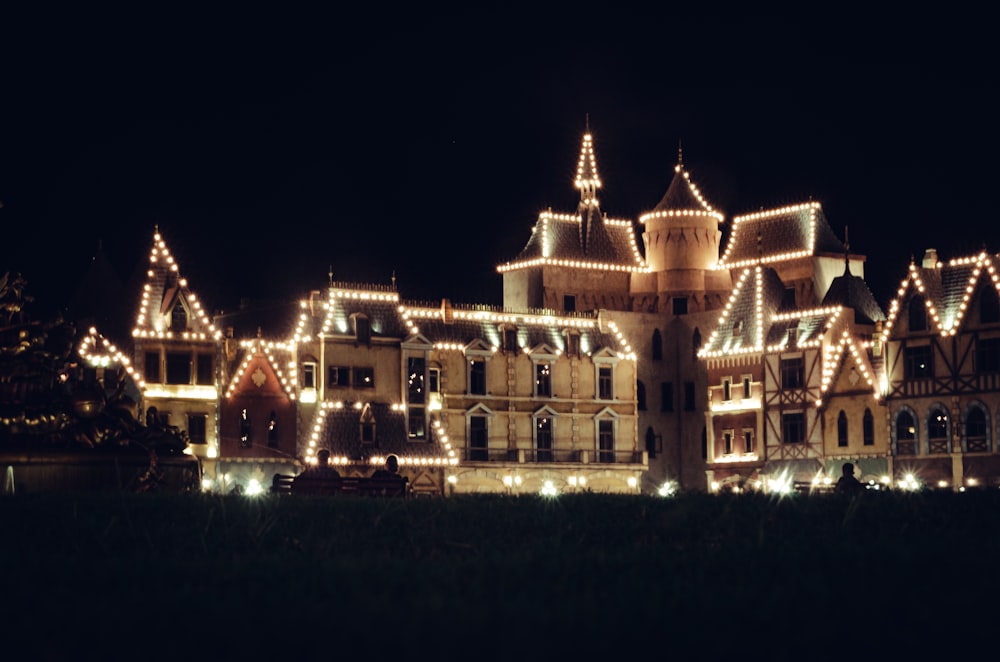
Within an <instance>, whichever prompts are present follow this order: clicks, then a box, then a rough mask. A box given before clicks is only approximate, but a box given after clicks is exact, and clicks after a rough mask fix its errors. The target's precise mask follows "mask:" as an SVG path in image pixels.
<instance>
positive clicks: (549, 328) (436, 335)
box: [402, 305, 634, 358]
mask: <svg viewBox="0 0 1000 662" xmlns="http://www.w3.org/2000/svg"><path fill="white" fill-rule="evenodd" d="M402 314H403V318H404V319H405V321H406V323H407V325H408V326H409V328H410V332H411V333H413V334H417V333H419V334H421V335H422V336H424V337H426V338H428V339H429V340H431V341H432V342H433V343H434V344H435V346H437V347H440V348H446V349H448V348H450V349H456V350H461V349H463V348H465V347H466V346H467V345H468V344H469V343H470V342H473V341H475V340H477V339H484V340H485V341H486V342H487V343H488V344H490V345H491V346H492V347H493V348H494V350H495V349H497V348H499V347H502V346H503V327H504V326H513V327H515V328H516V329H517V343H518V347H519V348H520V349H521V350H522V351H530V350H534V349H536V348H539V347H551V348H554V350H556V351H559V352H564V351H566V331H567V330H573V331H576V332H577V333H579V334H580V349H581V351H582V352H584V353H590V352H593V351H596V350H599V349H601V348H608V349H610V350H611V351H614V352H616V353H617V354H618V355H619V356H621V357H633V358H634V353H633V351H632V347H631V345H630V344H629V343H628V341H627V340H626V339H625V338H623V337H622V336H621V334H620V333H618V332H617V326H616V325H615V324H614V323H613V322H608V323H607V328H606V329H604V330H602V329H601V325H600V323H599V319H598V317H597V315H595V314H593V313H576V314H574V313H564V314H562V315H559V316H556V315H553V314H551V313H543V312H538V313H534V312H516V313H515V312H507V311H503V310H501V309H499V308H490V307H484V306H469V307H467V308H461V307H452V308H451V309H449V310H442V308H430V307H421V306H416V305H404V306H403V311H402Z"/></svg>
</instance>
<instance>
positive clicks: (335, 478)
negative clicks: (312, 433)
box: [291, 448, 340, 494]
mask: <svg viewBox="0 0 1000 662" xmlns="http://www.w3.org/2000/svg"><path fill="white" fill-rule="evenodd" d="M339 489H340V472H338V471H337V470H336V469H334V468H333V467H331V466H330V451H328V450H326V449H325V448H324V449H323V450H321V451H320V452H319V453H318V454H317V455H316V466H315V467H309V468H308V469H306V470H305V471H303V472H302V473H300V474H299V475H298V476H296V477H295V480H293V481H292V490H291V491H292V494H296V493H298V494H336V493H337V491H338V490H339Z"/></svg>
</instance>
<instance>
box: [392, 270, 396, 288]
mask: <svg viewBox="0 0 1000 662" xmlns="http://www.w3.org/2000/svg"><path fill="white" fill-rule="evenodd" d="M392 289H396V270H395V269H393V270H392Z"/></svg>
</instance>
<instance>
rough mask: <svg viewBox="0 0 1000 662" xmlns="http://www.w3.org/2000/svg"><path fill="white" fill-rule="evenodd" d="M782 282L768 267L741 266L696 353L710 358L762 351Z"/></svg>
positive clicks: (776, 308)
mask: <svg viewBox="0 0 1000 662" xmlns="http://www.w3.org/2000/svg"><path fill="white" fill-rule="evenodd" d="M784 295H785V285H784V283H782V282H781V279H780V278H779V277H778V274H777V273H776V272H775V271H774V269H771V268H770V267H762V266H754V267H749V268H747V269H744V270H743V272H742V273H741V274H740V276H739V278H738V279H737V281H736V285H735V287H734V288H733V291H732V293H731V294H730V296H729V301H728V303H727V304H726V307H725V308H724V309H723V312H722V315H721V316H720V317H719V319H718V321H717V322H716V325H715V329H714V330H713V331H712V334H711V335H710V336H709V338H708V340H707V341H706V342H705V343H704V344H703V345H702V347H701V349H700V350H698V356H701V357H711V356H723V355H733V354H748V353H753V352H762V351H764V349H765V347H766V342H767V338H768V333H769V329H770V326H771V319H772V317H773V316H774V315H775V311H777V310H778V309H779V308H780V306H781V303H782V300H783V298H784Z"/></svg>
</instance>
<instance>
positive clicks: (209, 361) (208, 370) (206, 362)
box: [196, 352, 215, 386]
mask: <svg viewBox="0 0 1000 662" xmlns="http://www.w3.org/2000/svg"><path fill="white" fill-rule="evenodd" d="M196 360H197V362H198V364H197V365H198V367H197V369H196V373H197V377H196V379H197V380H198V384H203V385H206V386H211V385H212V384H214V383H215V356H214V355H212V354H208V353H205V352H199V353H198V356H197V359H196Z"/></svg>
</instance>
